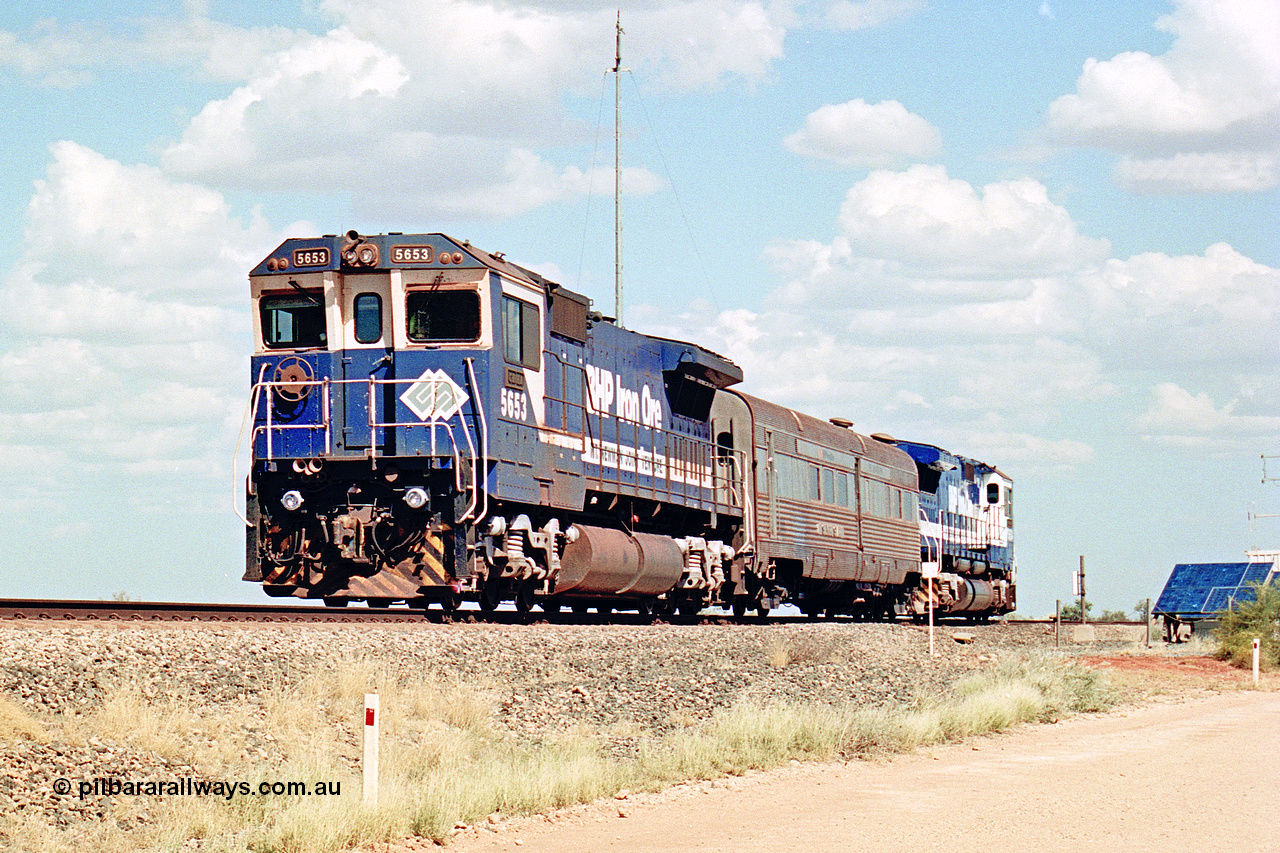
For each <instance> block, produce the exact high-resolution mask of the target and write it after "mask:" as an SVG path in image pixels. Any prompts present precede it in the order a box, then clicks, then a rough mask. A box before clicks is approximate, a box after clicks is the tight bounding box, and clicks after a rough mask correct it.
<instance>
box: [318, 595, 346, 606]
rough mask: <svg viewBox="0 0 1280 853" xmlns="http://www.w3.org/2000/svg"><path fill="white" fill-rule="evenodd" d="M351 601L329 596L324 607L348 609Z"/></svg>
mask: <svg viewBox="0 0 1280 853" xmlns="http://www.w3.org/2000/svg"><path fill="white" fill-rule="evenodd" d="M350 601H351V599H349V598H341V597H338V596H329V597H326V598H325V600H324V606H325V607H346V606H347V605H348V604H349V603H350Z"/></svg>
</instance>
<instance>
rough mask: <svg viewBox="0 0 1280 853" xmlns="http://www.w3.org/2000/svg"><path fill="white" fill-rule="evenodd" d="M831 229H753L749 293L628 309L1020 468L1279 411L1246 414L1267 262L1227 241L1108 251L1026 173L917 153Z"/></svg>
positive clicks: (1262, 406)
mask: <svg viewBox="0 0 1280 853" xmlns="http://www.w3.org/2000/svg"><path fill="white" fill-rule="evenodd" d="M836 232H837V233H836V234H835V235H834V236H833V237H832V238H831V239H830V240H829V241H825V242H824V241H818V240H812V239H809V240H779V241H776V242H775V243H773V244H771V245H770V247H769V248H768V250H767V252H766V258H767V260H769V261H770V262H771V263H772V265H773V266H774V269H775V270H776V271H777V273H778V274H779V276H780V283H779V284H778V286H777V288H776V289H775V291H774V292H773V293H772V294H770V296H769V297H768V298H766V299H765V300H764V301H763V303H762V304H763V305H765V306H766V307H764V308H762V309H761V310H759V311H741V310H739V311H734V312H723V313H720V314H718V315H717V314H714V313H713V315H712V316H713V319H712V320H711V321H710V322H708V321H707V312H705V311H691V312H690V313H688V314H687V315H683V316H677V317H670V316H660V315H658V314H656V313H655V314H651V315H650V316H648V317H646V318H645V320H644V322H645V323H646V325H645V328H646V329H652V330H653V331H656V332H659V333H661V334H665V335H667V336H671V337H677V338H685V339H692V340H698V341H702V342H706V343H707V344H708V345H710V346H712V348H713V349H716V350H717V351H719V352H723V353H725V354H727V355H729V356H730V357H732V358H734V359H735V360H737V361H738V362H739V363H740V364H741V365H742V366H743V368H744V372H745V374H746V376H747V382H748V388H747V390H748V391H749V392H750V393H754V394H757V395H759V396H762V397H765V398H768V399H774V400H778V401H780V402H783V403H785V404H787V405H790V406H793V407H795V408H798V409H801V410H804V411H810V412H813V413H815V414H818V415H821V416H824V417H828V416H834V415H841V416H846V417H851V418H852V419H853V420H855V421H856V422H857V424H858V428H859V429H860V430H862V431H864V432H871V431H884V432H890V433H894V434H897V435H900V436H903V437H915V436H928V437H930V438H929V440H931V441H937V442H940V443H943V444H947V443H951V444H952V445H953V446H956V447H963V448H966V450H967V451H968V452H971V453H973V454H976V455H978V456H979V458H987V459H989V460H994V461H996V462H998V463H1000V464H1002V465H1009V466H1016V468H1017V469H1018V470H1019V471H1021V472H1023V473H1026V472H1029V471H1038V472H1044V473H1055V474H1057V473H1063V472H1066V471H1070V470H1079V469H1080V468H1081V467H1082V466H1086V465H1089V464H1091V463H1092V462H1094V461H1095V460H1096V458H1097V452H1096V451H1095V444H1094V440H1093V439H1094V438H1096V437H1097V436H1098V435H1100V434H1107V435H1108V436H1109V437H1108V438H1107V439H1106V441H1107V443H1108V444H1109V445H1114V444H1115V443H1116V441H1117V440H1119V439H1118V438H1117V436H1123V435H1126V434H1127V435H1128V436H1130V437H1132V438H1133V439H1134V440H1138V439H1141V438H1143V437H1146V436H1149V435H1152V434H1155V435H1156V436H1157V437H1159V439H1160V441H1162V442H1165V443H1168V444H1171V445H1177V444H1181V445H1185V446H1192V445H1194V443H1195V442H1196V441H1199V440H1200V439H1201V438H1203V436H1204V434H1205V432H1206V431H1214V432H1216V433H1218V434H1219V439H1221V436H1222V435H1231V436H1234V438H1232V439H1231V441H1232V442H1235V443H1234V444H1230V445H1229V446H1227V445H1223V446H1222V447H1221V448H1220V449H1225V450H1227V451H1230V452H1238V451H1239V450H1240V445H1239V442H1240V441H1243V440H1246V439H1248V438H1251V437H1256V436H1258V435H1262V434H1265V433H1266V432H1267V430H1272V431H1273V432H1274V430H1275V429H1276V428H1278V427H1280V419H1277V418H1274V417H1272V416H1270V415H1269V414H1265V413H1266V412H1267V411H1268V409H1267V407H1268V406H1270V407H1272V409H1274V408H1275V407H1277V406H1280V387H1277V386H1276V383H1275V376H1274V363H1275V340H1276V335H1277V333H1280V310H1278V308H1277V302H1276V299H1275V294H1277V293H1280V270H1277V269H1275V268H1272V267H1268V266H1266V265H1265V264H1261V263H1258V262H1256V261H1254V260H1252V259H1250V258H1248V257H1246V256H1244V255H1243V254H1241V253H1240V252H1238V251H1237V250H1235V249H1234V248H1233V247H1231V246H1230V245H1228V244H1225V243H1218V244H1215V245H1212V246H1210V247H1209V248H1208V249H1206V250H1205V252H1204V253H1203V254H1201V255H1181V256H1178V255H1169V254H1165V253H1159V252H1146V253H1142V254H1138V255H1134V256H1132V257H1129V258H1114V257H1109V255H1110V251H1109V247H1108V245H1107V243H1106V242H1105V241H1101V240H1093V239H1090V238H1087V237H1083V236H1081V235H1080V234H1079V232H1078V229H1077V228H1076V226H1075V224H1074V221H1073V220H1072V218H1071V216H1070V214H1069V212H1068V211H1066V210H1065V209H1064V208H1062V207H1061V206H1059V205H1055V204H1053V203H1051V202H1049V201H1048V199H1047V197H1046V193H1045V191H1044V188H1043V187H1042V186H1040V185H1039V184H1038V183H1037V182H1035V181H1030V180H1025V179H1024V180H1013V181H1007V182H1002V183H999V184H993V185H990V186H987V187H982V188H976V187H973V186H971V185H970V184H968V183H966V182H964V181H958V180H955V179H952V178H949V177H948V176H947V175H946V174H945V172H944V171H943V170H942V169H940V168H938V167H925V166H917V167H912V168H911V169H908V170H906V171H905V172H897V173H895V172H878V173H874V174H873V175H871V176H869V177H868V178H867V179H866V180H864V181H861V182H859V183H858V184H856V185H855V186H854V187H853V188H852V189H851V190H850V192H849V195H848V200H846V203H845V205H844V207H843V208H842V210H841V215H840V217H839V218H838V220H837V222H836ZM959 272H963V273H964V275H963V276H957V275H956V273H959ZM797 376H803V377H804V381H803V382H797V381H796V377H797ZM1151 387H1156V388H1157V392H1156V393H1155V396H1154V399H1153V401H1152V403H1151V404H1150V405H1149V406H1146V403H1145V397H1146V396H1147V393H1148V389H1149V388H1151ZM1186 387H1198V388H1203V389H1205V390H1203V391H1201V392H1200V393H1199V394H1198V395H1192V394H1189V393H1187V392H1185V391H1182V390H1181V389H1182V388H1186ZM1210 394H1213V395H1217V396H1218V398H1219V399H1229V400H1232V401H1233V402H1231V403H1229V404H1227V405H1225V406H1222V405H1215V404H1214V403H1213V402H1212V398H1211V397H1210V396H1209V395H1210ZM1144 407H1145V408H1144Z"/></svg>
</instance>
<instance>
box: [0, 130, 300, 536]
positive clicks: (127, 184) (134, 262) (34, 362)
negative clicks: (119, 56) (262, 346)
mask: <svg viewBox="0 0 1280 853" xmlns="http://www.w3.org/2000/svg"><path fill="white" fill-rule="evenodd" d="M51 153H52V155H53V159H52V161H51V162H50V164H49V167H48V170H47V173H46V176H45V178H43V179H42V180H40V181H38V182H37V183H36V187H35V194H34V195H33V196H32V198H31V201H30V203H29V205H28V207H27V222H26V227H25V230H24V233H25V239H24V241H23V243H22V246H21V252H22V253H21V256H20V257H18V258H17V259H15V262H14V264H13V266H12V267H11V269H10V270H9V271H8V272H7V274H6V276H5V278H4V279H3V281H0V309H3V310H0V341H3V344H2V345H0V395H2V396H3V397H4V399H6V400H7V401H8V405H7V406H6V407H5V410H4V412H3V414H0V446H3V447H5V448H6V449H8V448H12V447H17V448H24V447H25V448H32V447H35V446H37V445H38V446H39V447H40V448H41V452H40V453H39V454H34V453H31V452H25V453H24V455H23V458H25V459H27V460H28V461H29V462H32V463H33V464H39V465H40V466H41V467H40V472H39V476H38V477H37V476H30V477H24V478H21V479H20V480H19V481H17V483H16V485H15V486H14V487H13V488H12V489H11V490H10V491H9V492H8V493H7V494H6V496H5V500H6V501H7V502H9V505H11V506H12V507H20V508H21V511H22V512H31V511H35V510H34V508H36V507H43V506H46V504H47V505H48V506H49V507H52V508H53V510H54V511H58V512H61V511H63V509H62V508H65V507H66V506H68V505H69V504H66V503H65V502H63V501H62V500H61V499H60V498H59V497H58V495H61V494H62V492H63V491H65V490H66V489H69V488H76V487H78V486H79V485H80V484H83V483H84V482H85V481H86V478H89V477H101V478H104V480H105V481H106V482H108V483H109V482H111V481H112V480H113V479H114V480H116V481H119V478H121V477H126V476H138V477H142V476H146V477H152V478H158V479H152V480H147V481H145V483H144V481H141V480H139V481H134V485H135V487H136V489H137V490H138V491H139V492H146V491H151V492H152V493H154V494H155V495H156V496H164V495H168V496H170V498H172V497H173V496H174V495H175V494H177V493H180V492H181V491H182V490H183V489H185V488H187V487H188V486H189V485H190V480H189V479H178V478H175V476H174V475H182V477H183V478H190V477H197V478H199V479H200V480H201V481H202V482H203V483H204V486H202V489H201V493H202V494H205V493H208V492H209V487H210V486H212V485H214V484H215V483H216V484H217V485H219V486H221V485H222V484H223V483H222V482H219V481H218V480H219V478H223V477H226V476H227V467H228V462H229V460H230V455H231V446H230V442H231V441H232V440H233V439H234V427H232V426H230V424H231V423H232V422H233V418H232V417H231V412H232V411H234V410H235V409H236V408H238V407H241V406H242V405H243V399H244V392H243V386H244V379H245V375H244V374H245V371H246V368H245V362H246V357H245V355H244V353H245V352H246V346H247V344H246V341H245V340H244V338H245V337H246V332H245V329H246V327H247V323H248V319H247V317H248V312H247V308H246V307H244V303H245V301H246V292H247V285H246V282H245V271H246V270H247V269H248V268H249V267H250V266H251V265H252V263H253V262H256V261H257V260H259V259H260V258H261V257H262V256H264V255H265V254H266V252H267V251H268V250H269V249H270V248H271V247H272V246H274V245H275V244H276V243H277V242H278V241H279V240H280V236H279V235H278V234H276V233H273V232H272V231H270V229H268V228H267V227H266V225H265V224H264V222H263V221H262V219H261V217H260V216H258V215H256V214H255V215H252V216H250V217H249V219H248V221H247V222H245V221H242V220H240V219H238V218H236V217H235V216H234V215H233V214H232V212H231V210H230V207H229V205H228V204H227V203H226V201H225V199H224V198H223V197H222V196H221V195H220V194H218V193H216V192H214V191H212V190H209V189H206V188H203V187H198V186H194V185H191V184H184V183H178V182H174V181H172V180H170V179H168V178H166V177H165V176H164V175H163V174H162V173H161V172H160V171H159V170H158V169H155V168H154V167H149V166H128V165H125V164H122V163H119V162H117V161H114V160H111V159H110V158H107V157H105V156H103V155H102V154H100V153H98V152H96V151H93V150H91V149H89V148H86V147H84V146H81V145H77V144H74V143H70V142H61V143H58V144H56V145H54V146H53V147H52V149H51ZM6 452H7V450H6ZM29 473H30V472H29ZM157 499H161V498H160V497H157Z"/></svg>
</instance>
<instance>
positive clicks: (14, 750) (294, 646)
mask: <svg viewBox="0 0 1280 853" xmlns="http://www.w3.org/2000/svg"><path fill="white" fill-rule="evenodd" d="M954 630H964V631H967V632H973V633H974V634H975V635H976V636H975V639H974V642H972V643H968V644H963V645H961V644H958V643H956V642H954V641H953V640H952V639H951V634H952V633H953V631H954ZM1052 645H1053V627H1052V626H1043V625H1018V624H1016V623H1014V624H1011V625H1009V626H996V625H993V626H984V627H979V628H964V629H946V628H940V629H939V630H938V633H937V649H938V654H937V656H936V657H934V658H930V657H929V656H928V654H927V648H928V646H927V635H926V633H925V631H924V629H922V628H917V627H911V626H903V625H866V624H850V623H836V624H830V623H812V624H794V623H793V624H786V625H700V626H678V625H658V626H643V627H642V626H622V625H609V626H581V625H578V626H570V625H547V624H539V625H529V626H495V625H484V624H481V625H421V626H390V627H375V626H370V627H351V626H343V627H336V626H335V627H328V626H325V627H310V626H308V627H301V626H292V627H261V626H255V627H243V626H236V627H224V626H208V625H205V626H190V625H184V626H180V627H178V626H175V627H164V628H155V627H148V628H137V627H128V626H101V627H99V626H86V625H81V624H76V625H65V626H64V625H59V626H0V700H2V701H0V768H2V769H0V774H2V775H0V813H4V812H7V811H9V810H10V809H14V808H18V807H21V808H24V809H26V811H27V812H28V814H30V813H31V812H32V811H33V810H43V811H44V812H45V813H46V814H45V816H46V820H47V821H48V822H49V823H51V824H54V825H58V826H68V825H70V824H73V823H75V822H78V821H82V820H85V819H90V820H92V819H103V818H108V817H110V818H112V819H115V820H117V821H146V820H148V819H149V816H148V814H147V811H146V809H145V807H142V808H140V809H138V810H135V811H134V812H131V813H130V814H128V815H124V814H121V813H119V812H117V813H115V814H111V813H110V806H111V804H110V802H109V800H110V798H106V797H93V796H90V797H85V798H81V797H76V796H58V795H56V794H55V793H54V782H55V780H57V779H67V780H73V781H75V782H77V783H78V781H79V780H85V779H93V778H97V777H104V778H111V777H115V778H135V779H138V778H159V779H172V778H182V777H185V776H196V777H199V776H200V775H201V768H200V767H194V766H191V765H190V764H186V763H182V762H181V761H174V760H169V761H165V760H164V759H163V758H161V757H160V756H159V755H156V754H154V753H149V752H143V751H139V750H138V749H136V748H134V747H132V746H131V745H130V744H129V743H127V742H126V738H123V737H116V738H114V739H113V738H110V737H98V736H96V735H94V734H92V733H88V735H87V736H83V737H81V738H80V739H74V740H73V739H69V738H67V737H64V736H63V733H65V732H66V731H68V730H70V728H74V727H70V726H69V724H68V720H76V719H78V718H82V717H84V716H85V715H89V714H92V713H93V712H94V710H95V709H96V708H99V707H101V705H102V703H103V702H105V701H107V699H108V698H109V697H111V696H112V695H115V694H117V693H118V692H119V691H120V690H121V689H124V688H128V689H132V690H135V691H137V692H138V693H140V694H141V695H142V696H144V697H148V698H149V699H151V700H153V701H160V702H169V703H171V704H172V703H178V704H181V705H184V706H187V707H191V708H198V709H200V712H201V717H202V718H203V719H206V720H209V719H212V720H216V719H217V718H218V709H219V708H226V709H227V710H228V716H231V713H230V712H231V710H232V709H235V710H237V711H240V712H241V713H240V714H239V715H238V716H237V719H244V714H243V709H244V708H245V707H253V706H254V705H256V704H257V703H259V702H260V701H261V700H262V699H263V697H265V696H266V694H268V693H269V692H271V691H276V693H277V695H278V692H279V690H280V689H281V688H285V689H287V688H288V687H289V686H290V685H293V684H296V683H297V682H299V681H300V680H302V679H303V678H305V677H307V676H308V675H309V674H314V673H316V672H324V671H330V672H332V671H333V670H335V669H337V668H341V667H343V666H352V665H354V664H355V663H356V662H359V665H360V666H363V667H369V668H372V670H375V671H376V670H385V671H387V672H391V673H396V674H397V675H398V677H399V678H401V679H404V678H422V679H426V680H429V681H433V682H436V683H439V684H442V685H459V684H461V685H465V686H467V687H468V688H470V689H473V690H476V691H478V692H479V693H480V694H482V695H483V696H485V697H487V699H488V701H489V704H490V706H491V707H492V709H493V714H494V721H495V723H496V724H497V725H498V726H500V727H502V729H504V730H506V731H507V732H509V733H510V734H511V735H512V736H515V737H519V738H522V739H529V740H534V741H536V740H537V739H538V738H539V737H541V736H543V735H545V734H548V733H554V732H559V731H565V730H569V729H577V730H586V731H591V732H597V733H600V736H601V737H602V738H603V739H604V740H605V742H606V748H608V749H610V750H611V751H614V752H616V753H618V754H620V755H624V754H627V753H628V752H630V751H631V750H632V749H633V748H634V746H635V743H636V739H637V738H638V737H640V736H643V735H661V734H664V733H666V732H668V731H671V730H673V729H675V728H678V727H680V726H687V725H690V724H692V723H695V722H698V721H701V720H705V719H707V718H708V717H709V716H710V715H711V714H712V713H713V712H714V711H715V710H716V709H718V708H723V707H726V706H729V705H732V704H734V703H735V702H739V701H743V700H754V701H759V702H769V701H778V700H784V701H788V702H794V703H803V702H820V703H840V704H845V703H849V702H854V703H858V704H862V705H866V706H877V705H886V704H901V703H907V702H910V701H912V700H913V699H915V698H916V697H919V696H924V695H932V694H936V693H939V692H941V691H945V690H946V689H947V688H948V686H949V685H951V684H953V683H954V682H955V681H957V680H958V679H960V678H963V677H964V676H966V675H967V674H969V673H970V672H972V671H973V670H974V669H975V668H978V667H981V666H983V665H984V664H986V663H987V662H989V661H991V660H993V659H995V658H997V657H999V656H1001V655H1005V654H1007V653H1009V652H1011V651H1015V650H1018V649H1023V648H1027V647H1045V646H1049V647H1051V646H1052ZM6 704H7V706H8V710H7V711H6V708H5V705H6ZM15 706H16V708H17V709H21V712H20V713H19V712H17V711H16V710H15ZM15 720H16V722H15ZM32 723H34V725H35V726H36V727H37V729H38V731H36V732H35V733H32V732H30V731H26V732H25V733H24V726H25V727H30V725H31V724H32ZM120 728H121V727H117V731H119V730H120ZM122 728H123V729H124V730H126V731H127V729H128V726H127V724H126V725H124V726H123V727H122ZM215 728H216V725H205V729H206V731H201V732H193V733H192V737H193V738H197V737H202V738H216V737H218V732H217V731H215V730H214V729H215ZM79 730H80V731H81V732H82V735H84V731H83V726H81V727H80V729H79ZM619 732H621V734H619ZM239 734H240V735H241V736H242V740H244V742H245V743H246V744H248V745H247V746H246V747H245V750H244V752H243V753H242V759H243V761H244V763H245V765H246V769H247V768H248V767H251V766H261V765H262V764H263V763H267V762H272V761H275V760H276V759H278V758H279V757H280V756H279V755H278V754H276V753H275V752H274V751H273V750H274V746H273V744H272V743H270V738H269V737H267V738H265V739H263V740H261V741H256V740H254V736H253V733H252V732H251V733H249V736H248V737H247V738H244V737H243V735H244V732H240V733H239ZM345 735H346V736H348V737H349V738H351V739H354V738H356V737H358V731H357V727H356V726H355V725H352V726H351V727H350V728H349V729H348V730H347V731H346V733H345Z"/></svg>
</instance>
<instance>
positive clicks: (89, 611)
mask: <svg viewBox="0 0 1280 853" xmlns="http://www.w3.org/2000/svg"><path fill="white" fill-rule="evenodd" d="M21 621H32V622H75V621H87V622H122V623H131V624H137V623H175V622H179V623H181V622H186V623H195V622H230V623H259V624H322V623H351V624H371V623H373V624H377V623H393V624H413V623H436V624H441V623H450V622H477V621H480V622H492V623H497V624H508V625H522V624H528V623H530V622H543V621H550V622H557V623H570V624H605V623H620V624H629V625H638V624H648V623H650V622H651V621H652V620H651V619H649V618H647V617H641V616H640V615H639V614H634V613H614V614H610V615H604V616H601V615H599V614H595V613H592V614H587V615H583V614H570V613H561V614H554V615H552V614H547V613H542V612H540V611H535V612H533V613H519V612H517V611H515V610H511V611H507V610H497V611H493V612H488V613H486V612H483V611H480V610H470V609H463V610H456V611H454V612H452V613H445V612H444V611H442V610H439V609H432V610H423V609H419V608H413V609H410V608H404V607H385V608H378V607H349V608H336V607H324V606H321V605H312V604H212V603H207V602H174V601H92V600H64V599H25V598H0V622H21ZM663 621H678V622H680V623H682V624H690V623H694V622H697V621H701V622H704V623H712V624H717V623H732V622H734V621H736V620H734V619H733V618H732V617H728V616H716V615H710V616H704V617H701V618H695V619H684V618H679V619H668V620H663ZM748 621H760V620H755V619H752V620H748ZM766 621H769V622H778V623H793V622H807V621H810V620H809V619H808V617H805V616H802V615H798V614H797V615H787V614H779V613H774V614H771V615H770V616H769V617H768V618H767V620H766ZM837 621H852V620H843V619H841V620H837ZM1018 621H1019V622H1022V623H1024V624H1050V625H1051V624H1053V620H1052V619H1026V620H1018ZM940 624H941V623H940ZM945 624H946V625H948V626H952V627H954V626H958V625H963V624H971V623H965V622H959V621H948V622H946V623H945ZM1063 624H1064V625H1065V624H1067V623H1063ZM1133 624H1139V623H1133Z"/></svg>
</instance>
